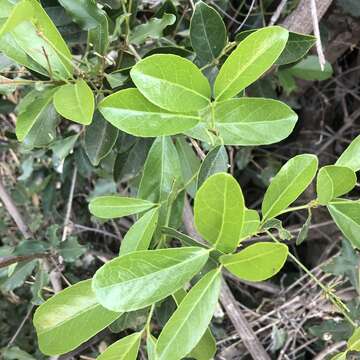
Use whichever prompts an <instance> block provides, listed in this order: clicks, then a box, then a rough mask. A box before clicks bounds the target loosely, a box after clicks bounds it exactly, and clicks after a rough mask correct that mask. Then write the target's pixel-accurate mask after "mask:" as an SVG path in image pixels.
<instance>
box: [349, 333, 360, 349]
mask: <svg viewBox="0 0 360 360" xmlns="http://www.w3.org/2000/svg"><path fill="white" fill-rule="evenodd" d="M347 346H348V350H349V351H360V328H357V329H355V331H354V333H353V334H352V336H351V338H350V339H349V341H348V343H347Z"/></svg>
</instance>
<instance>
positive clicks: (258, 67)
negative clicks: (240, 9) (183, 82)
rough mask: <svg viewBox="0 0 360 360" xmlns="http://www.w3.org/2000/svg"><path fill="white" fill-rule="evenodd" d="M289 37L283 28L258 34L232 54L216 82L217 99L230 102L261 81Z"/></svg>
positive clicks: (266, 29) (275, 27)
mask: <svg viewBox="0 0 360 360" xmlns="http://www.w3.org/2000/svg"><path fill="white" fill-rule="evenodd" d="M288 36H289V33H288V31H287V30H285V29H283V28H281V27H279V26H270V27H266V28H263V29H260V30H257V31H255V32H254V33H252V34H251V35H249V36H248V37H247V38H246V39H245V40H243V41H242V42H241V43H240V44H239V45H238V46H237V48H236V49H235V50H234V51H233V52H232V53H231V54H230V56H229V57H228V58H227V60H226V61H225V63H224V65H223V66H222V67H221V69H220V72H219V75H218V76H217V78H216V80H215V87H214V91H215V97H216V99H217V100H226V99H229V98H231V97H233V96H235V95H236V94H238V93H239V92H240V91H241V90H243V89H245V88H246V87H247V86H249V85H250V84H252V83H253V82H254V81H255V80H257V79H258V78H259V77H260V76H261V75H262V74H264V73H265V71H266V70H268V69H269V68H270V67H271V65H273V64H274V62H275V61H276V59H277V58H278V57H279V56H280V54H281V53H282V51H283V50H284V48H285V45H286V42H287V40H288Z"/></svg>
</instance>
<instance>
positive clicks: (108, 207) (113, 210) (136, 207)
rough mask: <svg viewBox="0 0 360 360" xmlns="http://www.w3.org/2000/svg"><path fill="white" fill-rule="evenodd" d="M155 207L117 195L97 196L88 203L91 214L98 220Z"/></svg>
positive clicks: (142, 201) (147, 202)
mask: <svg viewBox="0 0 360 360" xmlns="http://www.w3.org/2000/svg"><path fill="white" fill-rule="evenodd" d="M154 206H155V204H154V203H152V202H150V201H147V200H142V199H137V198H130V197H125V196H119V195H106V196H98V197H96V198H95V199H93V200H91V201H90V204H89V210H90V212H91V214H93V215H95V216H96V217H98V218H100V219H113V218H118V217H123V216H127V215H131V214H138V213H141V212H143V211H146V210H149V209H151V208H153V207H154Z"/></svg>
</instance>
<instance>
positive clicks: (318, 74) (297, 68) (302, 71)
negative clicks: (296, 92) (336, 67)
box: [288, 55, 333, 81]
mask: <svg viewBox="0 0 360 360" xmlns="http://www.w3.org/2000/svg"><path fill="white" fill-rule="evenodd" d="M288 71H289V72H290V73H291V74H292V75H294V76H295V77H297V78H299V79H303V80H309V81H314V80H319V81H321V80H326V79H329V78H330V77H331V76H332V74H333V70H332V67H331V65H330V64H329V63H328V62H326V64H325V68H324V71H322V70H321V68H320V64H319V58H318V57H317V56H314V55H310V56H308V57H307V58H306V59H304V60H302V61H300V62H299V63H297V64H296V65H294V66H292V67H291V68H289V69H288Z"/></svg>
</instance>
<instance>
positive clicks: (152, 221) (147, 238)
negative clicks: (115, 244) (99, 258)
mask: <svg viewBox="0 0 360 360" xmlns="http://www.w3.org/2000/svg"><path fill="white" fill-rule="evenodd" d="M158 217H159V209H158V208H154V209H151V210H149V211H148V212H146V213H145V214H144V215H143V216H142V217H141V218H140V219H139V220H137V221H136V222H135V223H134V224H133V225H132V226H131V228H130V229H129V230H128V232H127V233H126V235H125V236H124V239H123V240H122V241H121V247H120V255H125V254H127V253H130V252H132V251H139V250H147V249H148V248H149V245H150V242H151V239H152V236H153V234H154V231H155V229H156V225H157V222H158Z"/></svg>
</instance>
